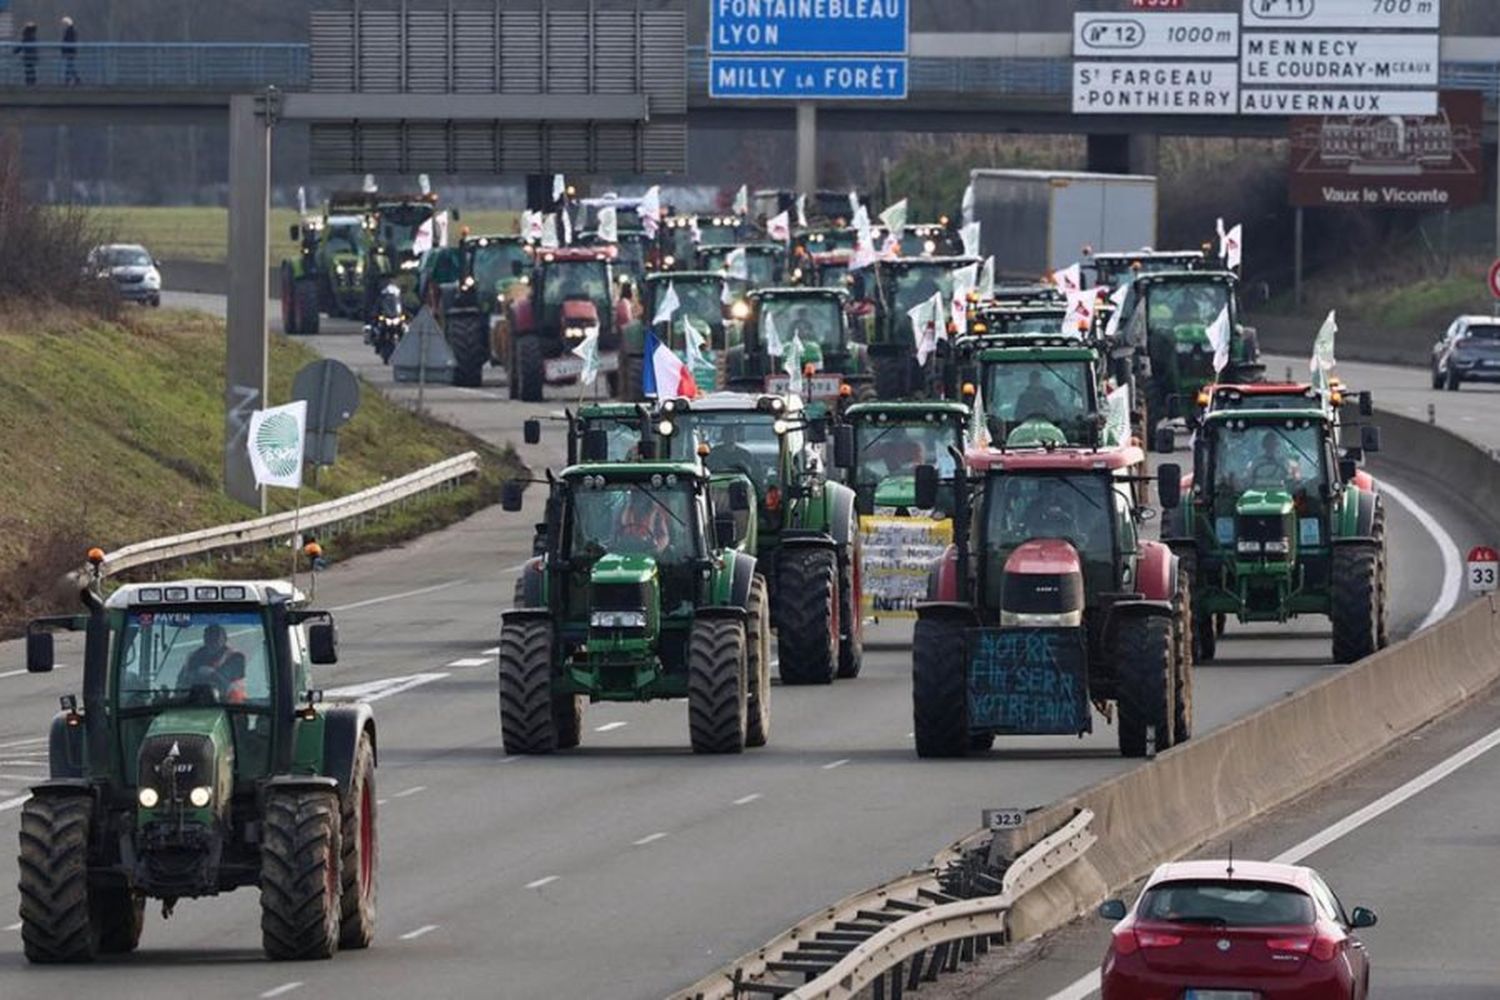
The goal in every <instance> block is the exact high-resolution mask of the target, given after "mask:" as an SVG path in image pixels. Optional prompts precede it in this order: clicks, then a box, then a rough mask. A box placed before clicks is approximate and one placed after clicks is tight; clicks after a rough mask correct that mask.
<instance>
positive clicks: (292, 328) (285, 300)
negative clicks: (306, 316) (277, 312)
mask: <svg viewBox="0 0 1500 1000" xmlns="http://www.w3.org/2000/svg"><path fill="white" fill-rule="evenodd" d="M296 287H297V279H296V276H295V275H293V273H292V265H290V264H285V263H283V264H282V265H281V288H280V297H279V299H278V301H279V302H280V303H281V332H282V333H283V334H285V335H286V336H288V337H290V336H293V335H294V334H296V333H298V332H299V331H298V330H297V298H296V294H295V289H296Z"/></svg>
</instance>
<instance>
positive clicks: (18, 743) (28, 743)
mask: <svg viewBox="0 0 1500 1000" xmlns="http://www.w3.org/2000/svg"><path fill="white" fill-rule="evenodd" d="M47 739H48V738H47V737H46V736H34V737H32V738H31V739H28V740H11V741H9V742H7V743H0V750H10V749H13V748H15V747H33V746H38V745H39V744H42V743H46V742H47Z"/></svg>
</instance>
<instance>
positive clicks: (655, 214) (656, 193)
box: [635, 184, 661, 240]
mask: <svg viewBox="0 0 1500 1000" xmlns="http://www.w3.org/2000/svg"><path fill="white" fill-rule="evenodd" d="M635 214H636V215H639V216H640V217H641V228H642V229H644V230H645V231H646V238H647V239H648V240H654V239H656V230H657V227H658V226H660V225H661V188H660V187H658V186H657V185H655V184H653V185H651V186H650V187H649V188H647V189H646V193H645V194H644V195H643V196H642V197H641V201H640V204H638V205H636V207H635Z"/></svg>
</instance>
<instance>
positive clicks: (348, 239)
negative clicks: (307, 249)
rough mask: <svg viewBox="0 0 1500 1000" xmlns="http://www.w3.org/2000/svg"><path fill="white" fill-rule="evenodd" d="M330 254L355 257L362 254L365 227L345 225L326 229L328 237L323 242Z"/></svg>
mask: <svg viewBox="0 0 1500 1000" xmlns="http://www.w3.org/2000/svg"><path fill="white" fill-rule="evenodd" d="M323 242H324V245H325V246H327V247H328V252H329V253H332V254H348V255H355V254H359V253H362V252H363V251H364V248H365V243H366V239H365V227H364V226H362V225H359V224H357V223H346V224H340V225H337V226H329V227H328V235H327V236H326V237H325V238H324V240H323Z"/></svg>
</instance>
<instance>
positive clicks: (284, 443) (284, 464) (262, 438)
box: [245, 399, 307, 489]
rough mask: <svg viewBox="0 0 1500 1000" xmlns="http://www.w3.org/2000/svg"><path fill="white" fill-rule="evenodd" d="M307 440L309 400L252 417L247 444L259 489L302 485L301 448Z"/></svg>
mask: <svg viewBox="0 0 1500 1000" xmlns="http://www.w3.org/2000/svg"><path fill="white" fill-rule="evenodd" d="M306 438H307V400H305V399H299V400H297V401H296V402H295V403H287V404H286V405H285V406H273V407H271V408H270V409H267V410H256V411H255V412H254V413H252V414H250V430H249V433H248V434H247V435H246V438H245V440H246V445H247V447H248V449H249V452H250V468H251V469H252V470H253V471H254V472H255V483H256V485H257V486H286V487H289V488H291V489H298V488H300V487H301V486H302V445H303V442H304V441H305V440H306Z"/></svg>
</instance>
